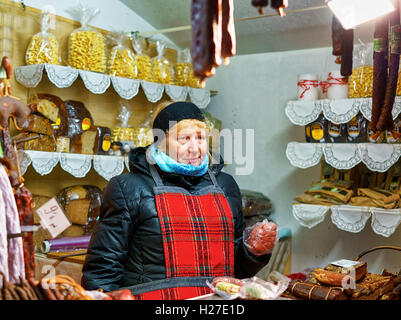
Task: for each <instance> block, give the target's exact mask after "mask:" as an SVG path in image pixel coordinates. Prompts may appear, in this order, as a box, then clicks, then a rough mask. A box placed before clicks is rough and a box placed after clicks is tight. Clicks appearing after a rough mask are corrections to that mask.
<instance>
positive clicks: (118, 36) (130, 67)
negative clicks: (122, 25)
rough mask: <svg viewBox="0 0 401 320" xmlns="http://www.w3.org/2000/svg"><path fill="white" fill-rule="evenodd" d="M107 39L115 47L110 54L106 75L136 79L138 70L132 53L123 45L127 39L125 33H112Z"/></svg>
mask: <svg viewBox="0 0 401 320" xmlns="http://www.w3.org/2000/svg"><path fill="white" fill-rule="evenodd" d="M109 38H110V40H111V41H112V42H113V43H115V46H114V47H113V48H112V49H111V52H110V57H109V61H108V74H109V75H111V76H115V77H124V78H136V77H137V76H138V68H137V66H136V62H135V55H134V51H132V49H130V48H128V47H126V46H125V45H124V41H126V40H127V38H128V35H127V33H125V32H123V31H118V32H112V33H111V34H110V36H109Z"/></svg>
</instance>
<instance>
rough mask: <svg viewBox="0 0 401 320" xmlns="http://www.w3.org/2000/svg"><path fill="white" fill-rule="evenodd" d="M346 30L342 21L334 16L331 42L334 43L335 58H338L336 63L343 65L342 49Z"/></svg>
mask: <svg viewBox="0 0 401 320" xmlns="http://www.w3.org/2000/svg"><path fill="white" fill-rule="evenodd" d="M343 35H344V28H343V26H342V25H341V23H340V21H339V20H338V19H337V18H336V16H334V15H333V20H332V22H331V40H332V43H333V56H336V57H337V59H336V63H337V64H341V52H342V51H341V47H342V42H343Z"/></svg>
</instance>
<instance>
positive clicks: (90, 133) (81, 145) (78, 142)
mask: <svg viewBox="0 0 401 320" xmlns="http://www.w3.org/2000/svg"><path fill="white" fill-rule="evenodd" d="M96 137H97V130H93V129H90V130H87V131H84V132H82V133H80V134H78V135H75V136H74V138H72V140H71V147H70V152H72V153H82V154H93V153H94V150H95V142H96Z"/></svg>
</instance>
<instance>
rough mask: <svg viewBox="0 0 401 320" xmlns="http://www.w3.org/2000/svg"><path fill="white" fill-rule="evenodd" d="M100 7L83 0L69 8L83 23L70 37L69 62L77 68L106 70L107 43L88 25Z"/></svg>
mask: <svg viewBox="0 0 401 320" xmlns="http://www.w3.org/2000/svg"><path fill="white" fill-rule="evenodd" d="M99 11H100V10H99V9H98V8H90V7H87V6H85V5H83V4H82V3H81V2H79V3H78V5H77V6H76V7H73V8H71V9H70V10H69V12H70V14H71V15H72V16H73V17H74V18H75V19H77V20H78V21H79V22H80V23H81V27H80V28H78V29H76V30H74V31H73V32H72V33H71V34H70V36H69V38H68V64H69V65H70V66H71V67H72V68H75V69H81V70H89V71H95V72H105V71H106V45H105V40H104V37H103V35H102V34H101V33H100V32H98V31H96V30H94V29H92V28H91V27H89V26H88V23H89V22H90V21H91V20H92V19H93V18H94V17H95V16H96V15H97V14H99Z"/></svg>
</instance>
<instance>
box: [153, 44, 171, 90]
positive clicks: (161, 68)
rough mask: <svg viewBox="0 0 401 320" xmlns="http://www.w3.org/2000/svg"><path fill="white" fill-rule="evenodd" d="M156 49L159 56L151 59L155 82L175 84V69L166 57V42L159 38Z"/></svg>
mask: <svg viewBox="0 0 401 320" xmlns="http://www.w3.org/2000/svg"><path fill="white" fill-rule="evenodd" d="M156 49H157V56H156V57H153V58H152V59H151V63H152V77H153V82H157V83H164V84H174V69H173V67H172V65H171V63H170V61H168V60H167V58H165V57H164V51H165V50H166V44H165V43H164V42H163V41H161V40H157V41H156Z"/></svg>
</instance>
